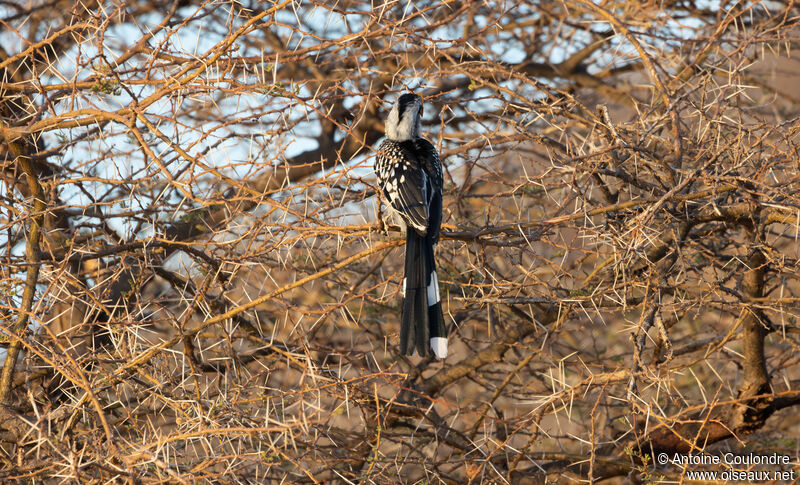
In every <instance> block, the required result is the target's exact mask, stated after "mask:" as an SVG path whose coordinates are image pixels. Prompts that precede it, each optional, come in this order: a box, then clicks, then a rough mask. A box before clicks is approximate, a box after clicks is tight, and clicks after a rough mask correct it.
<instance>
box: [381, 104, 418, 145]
mask: <svg viewBox="0 0 800 485" xmlns="http://www.w3.org/2000/svg"><path fill="white" fill-rule="evenodd" d="M421 119H422V98H421V97H420V95H418V94H414V93H406V94H403V95H402V96H400V97H399V98H397V102H395V103H394V106H392V110H391V111H389V116H387V117H386V138H389V139H390V140H395V141H405V140H412V139H414V138H417V137H418V136H419V131H420V128H419V124H420V120H421Z"/></svg>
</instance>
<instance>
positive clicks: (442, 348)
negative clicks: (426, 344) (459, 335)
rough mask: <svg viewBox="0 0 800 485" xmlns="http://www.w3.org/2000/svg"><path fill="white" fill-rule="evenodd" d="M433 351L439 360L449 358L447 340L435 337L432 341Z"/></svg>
mask: <svg viewBox="0 0 800 485" xmlns="http://www.w3.org/2000/svg"><path fill="white" fill-rule="evenodd" d="M431 349H433V354H434V355H435V356H436V358H437V359H444V358H445V357H447V339H446V338H443V337H433V338H432V339H431Z"/></svg>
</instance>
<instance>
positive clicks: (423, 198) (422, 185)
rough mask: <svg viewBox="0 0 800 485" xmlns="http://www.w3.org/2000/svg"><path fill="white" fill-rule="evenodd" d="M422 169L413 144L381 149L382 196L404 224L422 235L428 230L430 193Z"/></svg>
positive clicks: (384, 145)
mask: <svg viewBox="0 0 800 485" xmlns="http://www.w3.org/2000/svg"><path fill="white" fill-rule="evenodd" d="M421 162H422V163H421ZM423 166H424V161H421V160H419V158H418V156H417V154H416V145H415V143H414V142H413V141H402V142H398V141H394V140H386V141H384V142H383V143H381V145H380V147H379V148H378V159H377V166H376V175H377V178H378V183H379V185H380V186H381V188H382V189H383V194H384V196H385V197H386V199H387V200H388V201H389V204H390V205H391V206H392V208H393V209H394V210H395V211H397V212H398V213H399V214H400V216H401V217H402V218H403V220H404V221H405V223H406V224H407V225H408V226H410V227H412V228H413V229H414V230H415V231H417V232H418V233H419V234H420V235H425V234H426V232H427V230H428V226H429V221H428V207H429V196H430V192H431V191H430V181H429V180H428V175H427V174H426V173H425V170H424V169H423ZM440 205H441V202H440ZM440 218H441V216H440ZM437 229H438V225H437Z"/></svg>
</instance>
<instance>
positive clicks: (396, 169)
mask: <svg viewBox="0 0 800 485" xmlns="http://www.w3.org/2000/svg"><path fill="white" fill-rule="evenodd" d="M414 96H415V95H414ZM398 105H399V112H400V113H403V111H404V110H405V109H406V108H407V107H406V106H404V105H403V97H401V99H400V101H399V102H398ZM375 172H376V175H377V178H378V183H379V184H380V186H381V189H382V191H383V194H384V196H385V197H386V199H387V200H388V202H389V205H390V206H391V207H392V209H394V210H395V211H396V212H397V213H398V214H399V215H400V217H401V218H402V219H403V221H404V222H405V224H406V258H405V279H404V285H403V286H404V291H403V296H404V299H403V310H402V317H401V330H400V351H401V352H402V353H404V354H407V355H411V354H414V353H415V352H416V353H417V354H419V355H421V356H426V355H428V354H429V353H430V350H431V346H434V347H433V348H434V349H436V348H440V347H436V346H435V344H434V342H437V340H433V339H445V340H444V341H443V342H444V344H443V345H444V351H443V353H442V351H441V350H440V351H439V352H436V350H434V352H435V353H437V355H438V356H439V357H443V356H444V355H446V352H447V350H446V349H447V345H446V338H447V327H446V325H445V322H444V317H443V315H442V306H441V301H440V296H439V282H438V277H437V275H436V263H435V261H434V253H433V249H434V246H435V245H436V243H437V242H438V241H439V231H440V226H441V222H442V182H443V181H442V164H441V161H440V160H439V155H438V153H436V149H435V148H434V146H433V145H432V144H431V142H429V141H428V140H426V139H424V138H422V137H419V136H414V137H410V138H409V139H405V140H393V139H387V140H385V141H384V142H383V143H381V145H380V147H379V148H378V157H377V161H376V164H375ZM429 342H430V343H429ZM439 342H442V341H441V340H439ZM441 345H442V344H440V346H441Z"/></svg>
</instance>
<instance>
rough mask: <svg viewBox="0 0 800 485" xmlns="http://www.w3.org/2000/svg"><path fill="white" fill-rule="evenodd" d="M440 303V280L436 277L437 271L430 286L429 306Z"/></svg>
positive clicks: (434, 272)
mask: <svg viewBox="0 0 800 485" xmlns="http://www.w3.org/2000/svg"><path fill="white" fill-rule="evenodd" d="M437 303H439V278H437V277H436V270H434V271H433V274H432V275H431V284H429V285H428V306H433V305H435V304H437Z"/></svg>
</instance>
